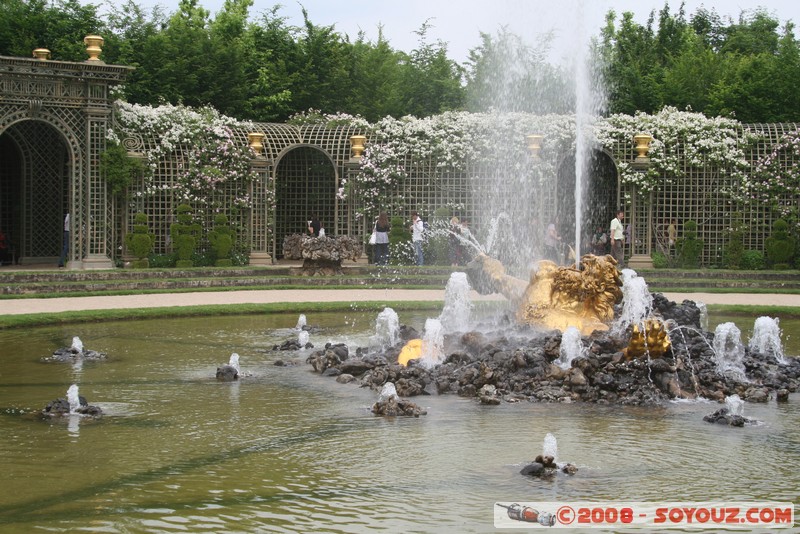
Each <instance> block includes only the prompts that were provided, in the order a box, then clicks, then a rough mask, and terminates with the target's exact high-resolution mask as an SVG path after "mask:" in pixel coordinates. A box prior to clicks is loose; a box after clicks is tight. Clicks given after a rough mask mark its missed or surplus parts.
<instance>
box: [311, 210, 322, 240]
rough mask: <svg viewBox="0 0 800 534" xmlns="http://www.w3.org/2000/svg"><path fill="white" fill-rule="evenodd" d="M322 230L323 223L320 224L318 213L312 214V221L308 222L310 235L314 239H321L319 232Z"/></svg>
mask: <svg viewBox="0 0 800 534" xmlns="http://www.w3.org/2000/svg"><path fill="white" fill-rule="evenodd" d="M321 228H322V223H321V222H319V217H317V214H316V213H312V214H311V220H310V221H308V233H309V234H311V236H312V237H319V231H320V229H321Z"/></svg>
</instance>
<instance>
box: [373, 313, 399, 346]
mask: <svg viewBox="0 0 800 534" xmlns="http://www.w3.org/2000/svg"><path fill="white" fill-rule="evenodd" d="M399 340H400V318H399V317H398V316H397V312H396V311H394V310H393V309H392V308H384V309H383V311H381V312H380V313H379V314H378V317H377V318H376V319H375V335H374V336H373V337H372V339H371V345H372V346H374V347H380V348H387V347H391V346H393V345H395V344H397V342H398V341H399Z"/></svg>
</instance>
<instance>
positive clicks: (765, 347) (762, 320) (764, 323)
mask: <svg viewBox="0 0 800 534" xmlns="http://www.w3.org/2000/svg"><path fill="white" fill-rule="evenodd" d="M747 348H748V349H750V352H758V353H759V354H771V355H772V356H774V357H775V359H776V360H777V361H778V363H779V364H781V365H786V364H787V363H789V362H788V360H787V359H786V356H784V354H783V344H782V343H781V328H780V326H779V321H778V319H777V318H772V317H759V318H757V319H756V322H755V323H754V325H753V335H752V337H751V338H750V342H749V343H748V344H747Z"/></svg>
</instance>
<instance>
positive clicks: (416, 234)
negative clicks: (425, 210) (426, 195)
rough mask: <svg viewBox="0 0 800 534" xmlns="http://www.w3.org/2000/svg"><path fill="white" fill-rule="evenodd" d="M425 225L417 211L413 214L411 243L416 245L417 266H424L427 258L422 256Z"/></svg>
mask: <svg viewBox="0 0 800 534" xmlns="http://www.w3.org/2000/svg"><path fill="white" fill-rule="evenodd" d="M424 233H425V223H424V222H422V219H420V217H419V214H418V213H417V212H416V211H415V212H412V213H411V242H412V243H413V244H414V256H415V260H416V263H417V265H423V264H424V263H425V258H424V257H423V255H422V241H423V239H424Z"/></svg>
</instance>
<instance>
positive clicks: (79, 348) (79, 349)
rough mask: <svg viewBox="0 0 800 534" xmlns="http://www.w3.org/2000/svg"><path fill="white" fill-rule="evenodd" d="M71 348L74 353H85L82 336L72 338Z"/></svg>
mask: <svg viewBox="0 0 800 534" xmlns="http://www.w3.org/2000/svg"><path fill="white" fill-rule="evenodd" d="M70 350H71V351H72V353H73V354H83V342H82V341H81V338H79V337H78V336H75V337H73V338H72V345H71V346H70Z"/></svg>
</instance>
